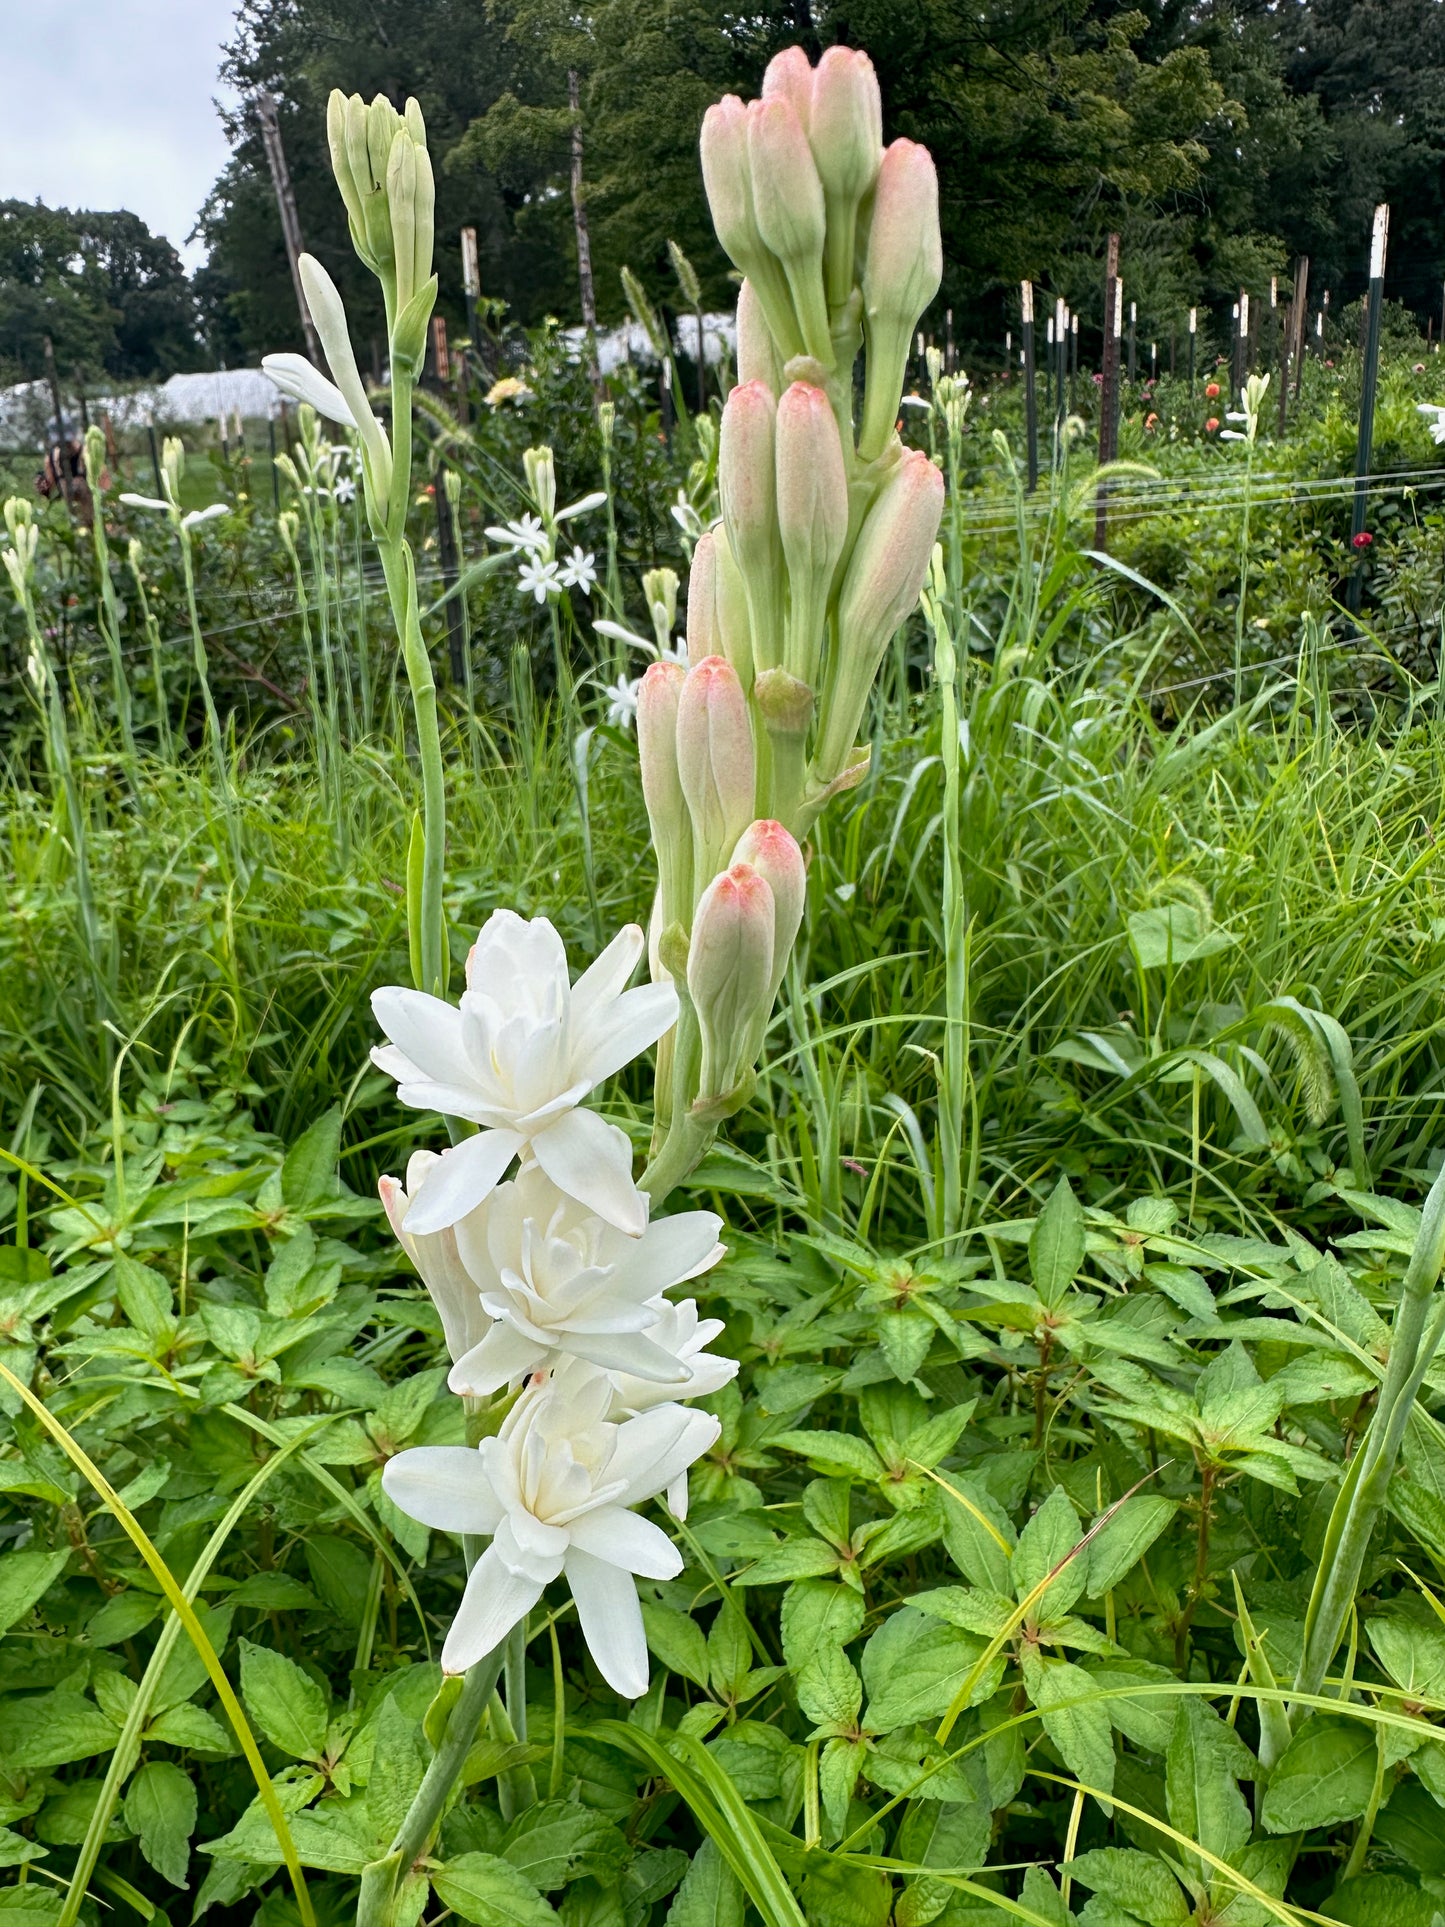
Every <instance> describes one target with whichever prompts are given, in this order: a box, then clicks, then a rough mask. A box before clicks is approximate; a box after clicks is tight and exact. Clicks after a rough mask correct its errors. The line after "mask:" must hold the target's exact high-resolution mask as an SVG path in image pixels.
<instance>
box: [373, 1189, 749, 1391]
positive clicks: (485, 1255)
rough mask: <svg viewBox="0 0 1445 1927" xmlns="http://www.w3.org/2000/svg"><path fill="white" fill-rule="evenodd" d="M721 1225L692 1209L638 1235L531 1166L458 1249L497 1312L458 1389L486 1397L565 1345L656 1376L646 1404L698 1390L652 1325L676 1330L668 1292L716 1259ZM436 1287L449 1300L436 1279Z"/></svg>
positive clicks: (641, 1375) (576, 1353)
mask: <svg viewBox="0 0 1445 1927" xmlns="http://www.w3.org/2000/svg"><path fill="white" fill-rule="evenodd" d="M408 1176H410V1173H408ZM721 1230H722V1219H721V1218H719V1217H717V1216H715V1215H714V1213H713V1212H711V1211H682V1212H679V1213H678V1214H677V1215H676V1216H675V1217H671V1218H659V1219H658V1221H657V1222H656V1223H655V1224H650V1225H649V1226H648V1227H647V1229H646V1230H645V1231H644V1232H643V1233H642V1235H641V1236H640V1237H629V1236H628V1235H627V1233H626V1232H623V1231H618V1230H617V1229H615V1227H613V1226H612V1225H609V1224H607V1223H605V1222H604V1221H603V1220H602V1219H601V1218H599V1217H598V1216H597V1215H596V1214H595V1213H594V1212H589V1211H586V1210H584V1209H583V1208H582V1206H580V1205H579V1204H577V1203H576V1201H575V1200H574V1199H572V1198H569V1197H566V1196H564V1195H563V1194H562V1193H561V1192H559V1191H558V1189H557V1187H556V1185H554V1184H553V1183H552V1181H551V1179H550V1178H548V1177H547V1176H546V1174H545V1173H544V1172H543V1171H542V1170H540V1169H539V1168H538V1167H537V1166H536V1165H531V1164H529V1165H527V1166H526V1167H525V1168H524V1169H523V1170H522V1172H521V1173H520V1174H519V1176H518V1177H517V1179H516V1180H515V1182H514V1183H511V1184H502V1185H498V1187H497V1188H496V1190H495V1191H493V1192H492V1194H491V1196H490V1197H489V1198H488V1199H487V1201H486V1203H485V1204H484V1205H482V1206H481V1208H480V1209H479V1210H476V1211H473V1212H471V1213H470V1214H469V1215H468V1216H467V1217H465V1218H463V1219H462V1221H461V1222H460V1223H459V1224H458V1225H457V1226H456V1228H455V1238H454V1244H453V1247H452V1249H453V1250H454V1252H455V1254H456V1258H457V1260H458V1262H459V1264H460V1266H461V1268H462V1271H463V1274H464V1275H465V1276H466V1277H467V1278H468V1280H469V1282H470V1285H471V1290H472V1293H473V1296H474V1297H476V1298H477V1299H478V1301H479V1302H480V1304H481V1307H482V1309H483V1311H485V1312H486V1313H487V1314H488V1316H489V1317H490V1318H492V1319H494V1320H495V1321H496V1322H495V1323H494V1324H493V1325H492V1326H491V1328H490V1330H488V1331H487V1332H486V1335H485V1336H484V1337H482V1338H481V1340H480V1343H478V1344H476V1345H475V1346H474V1347H473V1349H472V1350H470V1351H469V1352H468V1353H467V1354H466V1356H465V1357H462V1358H458V1359H457V1360H456V1363H455V1365H454V1366H453V1369H452V1374H451V1377H450V1379H449V1380H448V1383H449V1384H450V1386H451V1388H452V1390H453V1391H454V1392H459V1393H462V1394H463V1395H464V1396H467V1397H472V1398H485V1397H487V1396H488V1395H489V1394H491V1393H492V1392H495V1391H497V1390H498V1389H499V1388H500V1387H501V1386H503V1385H506V1384H508V1383H510V1382H511V1381H513V1380H515V1379H519V1378H523V1377H525V1376H526V1374H527V1373H529V1372H533V1371H536V1370H537V1369H538V1368H539V1367H541V1366H544V1365H549V1364H553V1363H555V1362H556V1359H557V1355H558V1354H559V1353H566V1354H570V1355H572V1356H573V1357H576V1358H582V1359H586V1360H587V1361H588V1363H590V1364H592V1365H597V1366H601V1367H603V1368H604V1369H610V1370H615V1371H618V1372H626V1373H629V1374H630V1375H631V1376H632V1377H635V1378H637V1379H638V1380H639V1381H640V1382H645V1383H647V1384H650V1385H652V1386H654V1387H655V1388H656V1389H657V1399H645V1400H644V1401H643V1402H645V1403H648V1404H652V1403H656V1402H657V1400H658V1399H663V1398H668V1397H675V1396H678V1395H679V1393H680V1391H681V1389H682V1387H684V1386H688V1387H689V1388H690V1386H691V1382H692V1380H693V1378H694V1377H695V1376H696V1372H695V1370H694V1366H693V1364H692V1361H691V1359H690V1358H688V1359H684V1358H683V1357H682V1356H681V1354H680V1353H679V1352H676V1351H674V1349H673V1348H672V1346H671V1345H669V1344H665V1343H664V1344H657V1343H655V1342H654V1340H653V1338H652V1335H651V1333H652V1328H653V1327H657V1328H658V1329H660V1330H663V1329H665V1331H666V1333H667V1336H668V1337H669V1338H675V1337H676V1336H677V1332H676V1329H675V1321H674V1320H672V1319H669V1318H667V1317H666V1314H669V1313H671V1312H672V1311H673V1307H672V1306H671V1305H669V1304H668V1303H667V1301H666V1300H665V1299H664V1298H662V1297H661V1294H662V1293H663V1292H665V1291H669V1290H671V1289H672V1287H673V1286H674V1285H680V1284H682V1283H683V1282H684V1281H685V1280H686V1279H689V1278H696V1277H697V1276H698V1274H699V1273H700V1272H703V1271H706V1270H707V1269H708V1268H709V1267H710V1266H712V1265H714V1264H716V1263H717V1261H718V1259H719V1258H720V1257H721V1256H722V1255H723V1247H722V1245H721V1244H719V1243H718V1233H719V1232H720V1231H721ZM441 1235H442V1237H447V1236H450V1235H451V1234H448V1233H443V1234H441ZM403 1242H405V1241H404V1240H403ZM433 1242H436V1243H440V1239H437V1240H434V1241H433ZM413 1261H414V1262H415V1258H414V1260H413ZM417 1269H418V1270H419V1271H420V1270H421V1269H422V1267H421V1265H420V1263H418V1264H417ZM425 1277H426V1274H425V1273H423V1278H424V1279H425ZM449 1283H450V1274H449V1276H448V1284H449ZM427 1288H428V1290H429V1291H431V1293H432V1297H433V1298H434V1299H437V1300H438V1305H440V1299H439V1297H438V1292H437V1290H436V1289H435V1288H434V1287H433V1286H432V1284H431V1282H430V1280H427ZM443 1322H445V1314H443ZM721 1329H722V1327H721V1326H720V1325H719V1326H718V1327H717V1330H719V1331H720V1330H721ZM709 1335H710V1336H711V1333H709ZM453 1356H455V1354H453ZM630 1382H631V1380H630V1379H629V1383H630ZM689 1395H690V1393H689ZM639 1409H640V1407H639Z"/></svg>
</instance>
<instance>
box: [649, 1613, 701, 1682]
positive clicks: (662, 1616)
mask: <svg viewBox="0 0 1445 1927" xmlns="http://www.w3.org/2000/svg"><path fill="white" fill-rule="evenodd" d="M642 1623H643V1626H644V1627H645V1629H646V1632H647V1644H648V1647H649V1649H650V1650H651V1651H652V1653H653V1654H654V1655H655V1656H656V1657H657V1658H658V1659H659V1660H661V1662H662V1664H663V1665H664V1666H665V1667H666V1668H667V1670H668V1672H670V1673H676V1674H677V1675H678V1677H679V1678H680V1679H690V1680H691V1681H692V1683H693V1685H694V1686H701V1687H703V1688H704V1689H706V1686H707V1639H706V1637H705V1635H704V1633H703V1630H702V1627H701V1626H699V1625H698V1624H697V1622H696V1620H693V1619H689V1618H688V1616H687V1614H686V1613H680V1612H678V1611H676V1609H675V1608H674V1607H672V1606H656V1605H651V1604H645V1605H644V1606H643V1608H642Z"/></svg>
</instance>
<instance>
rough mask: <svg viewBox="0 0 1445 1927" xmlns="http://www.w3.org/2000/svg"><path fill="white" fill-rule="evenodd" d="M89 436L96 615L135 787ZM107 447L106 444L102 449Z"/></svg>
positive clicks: (126, 694)
mask: <svg viewBox="0 0 1445 1927" xmlns="http://www.w3.org/2000/svg"><path fill="white" fill-rule="evenodd" d="M88 444H89V437H87V448H86V457H87V460H86V466H87V468H91V467H92V466H94V472H95V479H94V481H93V483H92V484H91V503H92V507H93V511H94V512H93V514H92V516H91V523H90V534H91V542H92V545H93V547H94V551H95V574H96V586H97V588H98V589H99V591H100V599H99V603H98V606H97V609H96V615H97V619H98V622H99V626H100V633H101V635H102V636H103V637H104V639H105V647H106V651H107V653H108V654H109V656H110V675H111V682H112V685H113V687H114V690H115V719H116V725H117V727H118V728H119V730H120V741H121V748H122V750H123V751H124V753H125V760H126V768H127V771H128V773H129V776H130V780H131V784H132V787H134V785H135V782H136V752H135V731H134V728H133V727H132V723H131V708H130V685H129V683H128V682H127V681H126V678H125V664H124V662H123V661H122V660H121V653H120V609H119V606H118V605H117V603H116V599H115V584H114V583H113V582H112V581H111V579H110V544H109V543H108V542H107V540H106V535H105V497H104V495H103V494H102V492H101V487H100V468H99V465H98V464H95V465H92V463H91V461H90V453H91V451H90V447H89V445H88ZM103 446H104V444H103V443H102V447H103Z"/></svg>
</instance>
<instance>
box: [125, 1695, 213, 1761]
mask: <svg viewBox="0 0 1445 1927" xmlns="http://www.w3.org/2000/svg"><path fill="white" fill-rule="evenodd" d="M145 1736H146V1739H147V1740H148V1741H152V1742H156V1743H163V1744H164V1745H166V1746H184V1747H187V1748H189V1749H191V1750H193V1751H195V1752H198V1753H230V1752H232V1751H233V1750H234V1749H233V1746H232V1742H231V1736H230V1734H229V1733H228V1732H227V1731H226V1729H225V1727H224V1726H222V1724H221V1722H220V1721H219V1720H218V1719H217V1718H216V1717H215V1715H214V1714H211V1713H208V1712H207V1711H206V1709H205V1708H204V1707H203V1706H192V1705H191V1704H190V1702H189V1701H185V1702H183V1703H182V1704H181V1705H180V1706H172V1707H169V1708H168V1709H167V1710H166V1711H165V1712H164V1713H162V1714H161V1715H160V1717H159V1718H158V1719H154V1720H152V1721H151V1723H150V1725H149V1726H148V1727H147V1728H146V1731H145Z"/></svg>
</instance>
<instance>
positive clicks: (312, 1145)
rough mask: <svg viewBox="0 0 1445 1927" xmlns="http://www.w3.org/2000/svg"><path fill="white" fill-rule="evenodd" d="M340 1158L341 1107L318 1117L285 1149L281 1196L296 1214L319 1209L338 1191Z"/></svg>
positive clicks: (302, 1215)
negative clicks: (337, 1172)
mask: <svg viewBox="0 0 1445 1927" xmlns="http://www.w3.org/2000/svg"><path fill="white" fill-rule="evenodd" d="M340 1159H341V1111H340V1108H339V1106H338V1107H333V1108H332V1109H331V1110H329V1111H327V1112H325V1113H324V1114H323V1115H322V1116H321V1117H318V1118H317V1120H316V1122H315V1123H314V1124H313V1125H312V1126H311V1128H310V1129H309V1130H307V1131H305V1132H303V1133H302V1135H301V1136H300V1137H299V1138H297V1140H296V1142H295V1143H294V1144H293V1145H292V1146H291V1149H290V1150H289V1151H288V1152H287V1153H286V1161H285V1163H284V1164H283V1165H282V1166H281V1196H282V1199H283V1200H284V1202H285V1205H286V1208H287V1210H288V1211H293V1212H295V1213H296V1215H297V1216H298V1217H305V1216H306V1215H307V1214H308V1213H310V1212H314V1211H319V1209H320V1207H322V1206H324V1205H327V1204H330V1203H332V1202H333V1201H334V1200H335V1198H336V1197H337V1195H338V1191H339V1185H338V1182H337V1176H336V1169H337V1165H338V1164H339V1162H340Z"/></svg>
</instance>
